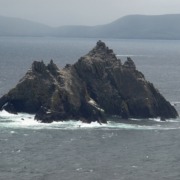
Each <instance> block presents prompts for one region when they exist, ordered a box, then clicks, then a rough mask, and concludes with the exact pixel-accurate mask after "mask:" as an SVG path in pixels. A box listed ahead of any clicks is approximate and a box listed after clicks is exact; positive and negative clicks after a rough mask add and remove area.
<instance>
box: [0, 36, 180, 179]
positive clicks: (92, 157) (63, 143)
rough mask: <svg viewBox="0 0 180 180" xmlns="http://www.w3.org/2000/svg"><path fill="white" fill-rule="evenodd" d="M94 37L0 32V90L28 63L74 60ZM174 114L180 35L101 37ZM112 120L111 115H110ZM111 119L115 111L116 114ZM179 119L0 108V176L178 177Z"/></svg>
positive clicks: (179, 92)
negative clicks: (46, 117) (48, 114)
mask: <svg viewBox="0 0 180 180" xmlns="http://www.w3.org/2000/svg"><path fill="white" fill-rule="evenodd" d="M97 40H98V39H70V38H69V39H65V38H31V37H29V38H25V37H22V38H19V37H12V38H6V37H4V38H0V96H1V95H3V94H4V93H6V92H7V91H8V90H9V89H11V88H12V87H14V86H15V85H16V84H17V82H18V80H19V79H21V78H22V77H23V76H24V74H25V73H26V72H27V69H28V68H29V67H30V65H31V63H32V61H34V60H42V59H43V60H44V61H45V62H46V63H47V62H49V60H50V59H54V62H55V63H57V65H58V66H59V67H63V66H64V65H65V64H66V63H74V62H75V61H77V60H78V58H79V57H81V56H83V55H84V54H86V53H87V52H88V51H89V50H90V49H91V48H92V47H93V46H94V45H95V43H96V42H97ZM104 41H105V42H106V43H107V45H108V46H109V47H110V48H112V49H114V52H115V53H116V54H118V56H119V58H120V59H121V60H122V61H124V60H125V59H126V56H132V59H133V60H134V61H135V64H136V66H137V69H138V70H140V71H142V72H143V73H144V74H145V76H146V78H147V80H149V81H151V82H153V83H154V85H155V87H157V88H158V89H159V90H160V92H161V93H162V94H163V95H164V96H165V97H166V98H167V99H168V100H169V101H170V102H173V103H172V104H173V105H175V107H176V109H177V110H178V112H180V104H179V102H180V78H179V77H180V71H179V67H180V60H179V59H180V58H179V57H180V51H179V49H180V41H154V40H153V41H151V40H120V39H105V40H104ZM113 119H115V118H114V117H113ZM116 119H117V117H116ZM179 129H180V119H179V118H177V119H175V120H168V121H166V122H162V121H160V120H159V119H149V120H143V119H141V120H136V119H132V120H130V121H122V120H121V121H120V122H113V121H111V119H109V121H108V123H107V124H103V125H100V124H98V123H91V124H84V123H82V122H80V121H68V122H53V123H51V124H44V123H39V122H37V121H35V120H34V115H29V114H21V113H20V114H18V115H13V114H9V113H7V112H5V111H2V112H0V180H32V179H33V180H59V179H60V180H70V179H77V180H102V179H103V180H179V179H180V172H179V164H180V151H179V149H180V130H179Z"/></svg>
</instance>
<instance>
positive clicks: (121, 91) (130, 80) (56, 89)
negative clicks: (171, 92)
mask: <svg viewBox="0 0 180 180" xmlns="http://www.w3.org/2000/svg"><path fill="white" fill-rule="evenodd" d="M0 109H1V110H2V109H5V110H6V111H8V112H11V113H18V112H26V113H34V114H36V115H35V119H37V120H39V121H41V122H45V123H50V122H52V121H62V120H63V121H65V120H70V119H74V120H82V121H83V122H87V123H90V122H92V121H98V122H99V123H106V117H107V115H110V116H111V115H117V116H119V117H121V118H122V119H128V118H156V117H160V118H161V119H163V120H164V119H168V118H176V117H177V116H178V113H177V111H176V110H175V108H174V107H173V106H172V105H171V104H170V103H169V102H168V101H167V100H166V99H165V98H164V97H163V96H162V95H161V94H160V93H159V91H158V90H157V89H155V88H154V86H153V84H152V83H150V82H148V81H146V79H145V77H144V75H143V74H142V73H141V72H139V71H138V70H137V69H136V66H135V64H134V62H133V61H132V59H131V58H127V61H125V63H123V64H122V62H121V60H120V59H118V58H117V57H116V55H115V54H114V52H113V50H111V49H109V48H108V47H107V46H106V44H105V43H104V42H102V41H98V42H97V45H96V46H95V47H94V48H93V49H92V50H91V51H90V52H89V53H88V54H87V55H85V56H83V57H81V58H80V59H79V60H78V61H77V62H76V63H75V64H73V65H70V64H68V65H66V66H65V67H64V68H63V69H59V68H58V67H57V66H56V64H54V63H53V61H52V60H51V61H50V63H49V64H48V65H45V64H44V62H42V61H41V62H38V61H34V62H33V64H32V67H31V69H30V70H28V72H27V73H26V74H25V76H24V77H23V78H22V79H21V80H20V81H19V83H18V84H17V85H16V87H15V88H13V89H12V90H10V91H9V92H8V93H7V94H5V95H4V96H2V97H1V98H0Z"/></svg>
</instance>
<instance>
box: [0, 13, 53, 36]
mask: <svg viewBox="0 0 180 180" xmlns="http://www.w3.org/2000/svg"><path fill="white" fill-rule="evenodd" d="M51 31H52V28H51V27H49V26H47V25H44V24H41V23H36V22H32V21H28V20H24V19H20V18H11V17H4V16H0V36H43V35H48V34H51Z"/></svg>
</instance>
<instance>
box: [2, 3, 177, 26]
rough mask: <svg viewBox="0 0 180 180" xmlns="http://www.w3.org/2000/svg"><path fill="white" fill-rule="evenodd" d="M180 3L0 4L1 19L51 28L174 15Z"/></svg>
mask: <svg viewBox="0 0 180 180" xmlns="http://www.w3.org/2000/svg"><path fill="white" fill-rule="evenodd" d="M177 13H180V0H0V15H4V16H11V17H20V18H24V19H29V20H33V21H37V22H41V23H44V24H48V25H51V26H61V25H98V24H106V23H109V22H112V21H114V20H116V19H118V18H120V17H122V16H125V15H129V14H146V15H149V14H177Z"/></svg>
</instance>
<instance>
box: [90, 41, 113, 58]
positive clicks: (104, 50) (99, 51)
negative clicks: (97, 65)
mask: <svg viewBox="0 0 180 180" xmlns="http://www.w3.org/2000/svg"><path fill="white" fill-rule="evenodd" d="M88 55H89V56H97V55H98V56H102V57H103V56H107V55H110V56H111V57H113V58H115V54H114V52H113V50H112V49H109V47H107V46H106V44H105V43H104V42H102V41H101V40H99V41H98V42H97V44H96V46H95V47H94V48H93V49H92V50H91V51H90V52H89V53H88Z"/></svg>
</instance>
